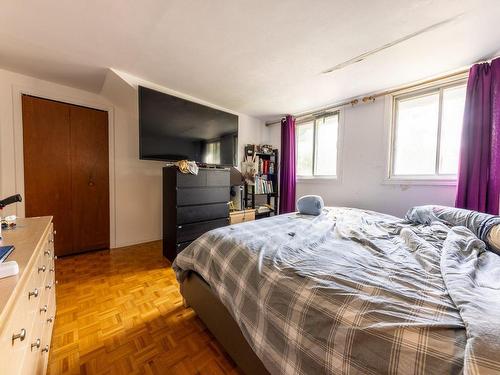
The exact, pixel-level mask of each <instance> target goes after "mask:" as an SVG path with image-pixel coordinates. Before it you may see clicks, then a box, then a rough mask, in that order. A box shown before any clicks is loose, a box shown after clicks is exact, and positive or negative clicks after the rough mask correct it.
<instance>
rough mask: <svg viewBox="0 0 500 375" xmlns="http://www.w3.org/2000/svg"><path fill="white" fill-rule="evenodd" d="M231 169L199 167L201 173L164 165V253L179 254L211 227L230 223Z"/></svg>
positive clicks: (174, 255)
mask: <svg viewBox="0 0 500 375" xmlns="http://www.w3.org/2000/svg"><path fill="white" fill-rule="evenodd" d="M229 192H230V182H229V169H213V168H200V170H199V172H198V175H196V176H195V175H191V174H184V173H181V172H179V171H178V170H177V168H176V167H165V168H163V255H164V256H165V257H166V258H167V259H169V260H170V261H173V260H174V259H175V257H176V256H177V254H178V253H179V252H181V251H182V250H183V249H184V248H185V247H186V246H188V245H189V244H190V243H191V242H193V241H194V240H195V239H196V238H198V237H199V236H201V235H202V234H203V233H205V232H208V231H209V230H212V229H215V228H219V227H223V226H226V225H229V207H228V202H229V199H230V196H229Z"/></svg>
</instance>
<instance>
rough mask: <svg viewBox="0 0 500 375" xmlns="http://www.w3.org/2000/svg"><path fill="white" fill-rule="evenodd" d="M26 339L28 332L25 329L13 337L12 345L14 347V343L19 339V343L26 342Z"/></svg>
mask: <svg viewBox="0 0 500 375" xmlns="http://www.w3.org/2000/svg"><path fill="white" fill-rule="evenodd" d="M25 338H26V330H25V329H24V328H23V329H21V332H19V333H15V334H13V335H12V345H14V341H16V340H17V339H19V341H24V339H25Z"/></svg>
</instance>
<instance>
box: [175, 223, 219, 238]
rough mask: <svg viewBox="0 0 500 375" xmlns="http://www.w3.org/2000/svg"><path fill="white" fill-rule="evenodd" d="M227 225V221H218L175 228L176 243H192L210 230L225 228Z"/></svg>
mask: <svg viewBox="0 0 500 375" xmlns="http://www.w3.org/2000/svg"><path fill="white" fill-rule="evenodd" d="M226 225H229V219H218V220H210V221H201V222H199V223H194V224H185V225H178V226H177V242H186V241H193V240H195V239H197V238H198V237H199V236H201V235H202V234H203V233H206V232H208V231H210V230H212V229H216V228H220V227H225V226H226Z"/></svg>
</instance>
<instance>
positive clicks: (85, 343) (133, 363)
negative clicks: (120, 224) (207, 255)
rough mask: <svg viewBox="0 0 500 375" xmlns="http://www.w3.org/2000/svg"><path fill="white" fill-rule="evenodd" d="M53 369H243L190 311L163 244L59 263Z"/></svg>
mask: <svg viewBox="0 0 500 375" xmlns="http://www.w3.org/2000/svg"><path fill="white" fill-rule="evenodd" d="M56 275H57V280H58V282H59V284H58V286H57V315H56V320H55V326H54V333H53V337H52V347H51V352H50V358H49V374H50V375H59V374H173V375H175V374H182V375H185V374H211V375H218V374H235V375H236V374H241V372H240V371H239V370H238V368H237V367H236V365H235V364H234V362H233V361H232V360H231V359H230V358H229V357H228V355H227V354H226V353H225V352H224V350H223V349H222V347H221V346H220V345H219V344H218V343H217V341H216V340H215V338H214V337H213V336H212V335H211V334H210V332H209V331H208V330H207V328H206V327H205V326H204V325H203V323H202V322H201V320H199V318H198V317H197V316H196V315H195V313H194V311H193V310H192V309H185V308H184V306H183V304H182V298H181V295H180V293H179V285H178V283H177V281H176V279H175V276H174V272H173V271H172V269H171V268H170V263H169V262H168V261H167V260H166V259H165V258H163V256H162V254H161V243H160V242H152V243H147V244H141V245H136V246H130V247H125V248H120V249H113V250H104V251H98V252H93V253H87V254H82V255H76V256H71V257H65V258H61V259H58V260H57V263H56Z"/></svg>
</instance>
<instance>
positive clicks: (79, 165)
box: [70, 106, 109, 252]
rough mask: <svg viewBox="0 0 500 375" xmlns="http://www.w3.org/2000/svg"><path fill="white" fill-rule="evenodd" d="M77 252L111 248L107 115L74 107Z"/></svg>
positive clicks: (74, 226)
mask: <svg viewBox="0 0 500 375" xmlns="http://www.w3.org/2000/svg"><path fill="white" fill-rule="evenodd" d="M70 123H71V159H72V162H71V175H72V210H73V249H74V252H82V251H86V250H95V249H106V248H109V158H108V113H107V112H104V111H99V110H94V109H90V108H84V107H77V106H71V108H70Z"/></svg>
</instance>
